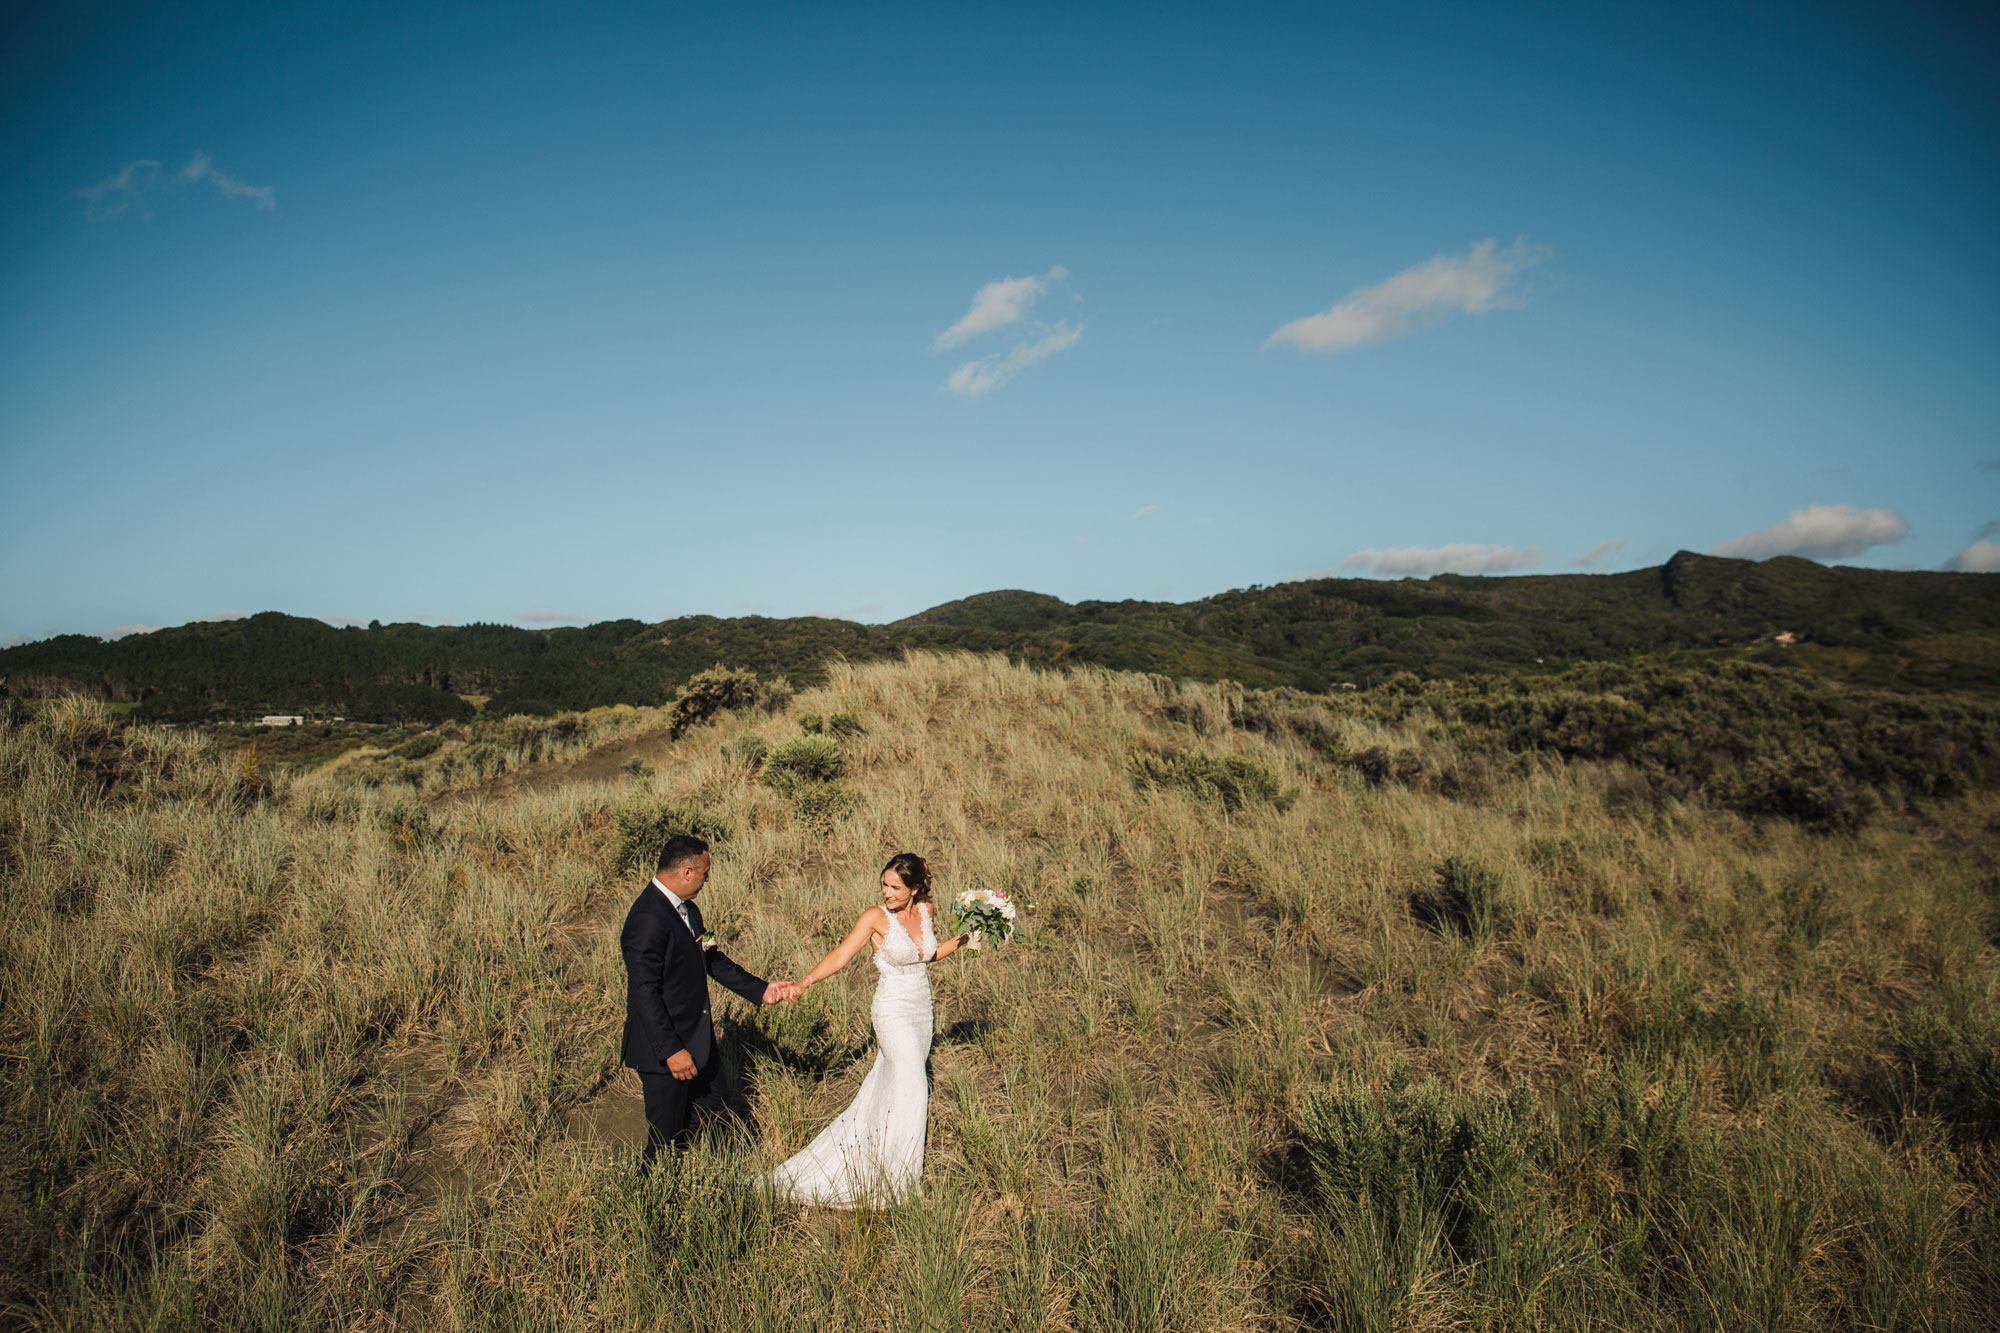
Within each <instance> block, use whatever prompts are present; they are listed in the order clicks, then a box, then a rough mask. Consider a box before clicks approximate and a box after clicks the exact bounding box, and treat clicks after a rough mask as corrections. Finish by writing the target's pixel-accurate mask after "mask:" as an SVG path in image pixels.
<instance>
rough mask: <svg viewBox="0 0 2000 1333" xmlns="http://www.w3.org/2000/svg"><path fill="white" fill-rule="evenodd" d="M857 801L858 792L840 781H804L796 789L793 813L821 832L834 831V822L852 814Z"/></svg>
mask: <svg viewBox="0 0 2000 1333" xmlns="http://www.w3.org/2000/svg"><path fill="white" fill-rule="evenodd" d="M855 805H856V797H855V795H854V793H853V792H851V791H849V790H848V789H847V788H846V787H844V786H842V785H841V784H840V783H838V782H806V783H801V784H800V785H799V786H798V787H797V788H796V789H795V790H794V791H793V792H792V813H793V814H794V815H795V816H796V817H797V818H798V821H799V822H800V823H801V824H803V825H805V826H806V827H807V828H809V829H811V830H812V831H813V832H815V833H817V834H820V835H821V836H825V835H827V834H830V833H832V832H833V826H834V825H835V824H836V823H838V822H839V821H840V820H841V819H843V818H845V817H846V816H847V815H849V814H851V813H852V812H853V810H854V807H855Z"/></svg>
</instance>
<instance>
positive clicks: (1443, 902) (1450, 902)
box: [1410, 856, 1503, 940]
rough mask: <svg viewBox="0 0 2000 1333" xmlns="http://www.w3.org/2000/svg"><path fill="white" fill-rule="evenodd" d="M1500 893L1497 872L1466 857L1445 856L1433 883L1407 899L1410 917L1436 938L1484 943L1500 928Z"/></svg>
mask: <svg viewBox="0 0 2000 1333" xmlns="http://www.w3.org/2000/svg"><path fill="white" fill-rule="evenodd" d="M1502 891H1503V890H1502V885H1501V881H1500V876H1499V874H1498V872H1496V871H1494V870H1492V869H1491V868H1489V867H1487V866H1484V865H1481V864H1480V863H1479V862H1478V861H1475V860H1474V859H1472V858H1471V857H1469V856H1447V857H1446V858H1445V859H1444V860H1442V861H1440V862H1438V865H1437V881H1436V883H1435V884H1433V885H1432V886H1431V887H1429V888H1427V889H1419V890H1418V891H1417V892H1416V893H1413V894H1411V895H1410V915H1412V916H1414V917H1416V919H1417V920H1418V921H1420V922H1422V923H1423V924H1424V925H1426V926H1429V927H1430V928H1431V929H1432V930H1434V931H1436V932H1437V933H1438V934H1440V935H1447V934H1450V935H1462V936H1464V937H1466V938H1467V939H1472V940H1488V939H1491V938H1492V937H1493V933H1494V931H1495V930H1496V929H1497V928H1498V926H1499V924H1500V919H1501V910H1502V909H1501V895H1502Z"/></svg>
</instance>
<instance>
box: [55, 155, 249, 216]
mask: <svg viewBox="0 0 2000 1333" xmlns="http://www.w3.org/2000/svg"><path fill="white" fill-rule="evenodd" d="M160 172H161V168H160V164H159V163H158V162H155V161H153V160H152V159H151V158H140V159H138V160H137V161H133V162H127V163H126V164H125V165H124V166H122V167H120V168H118V170H117V171H115V172H113V173H112V174H111V175H109V176H106V177H105V178H104V179H103V180H101V181H98V182H97V183H96V184H95V185H85V186H81V187H79V188H78V189H76V190H74V191H72V193H73V194H74V195H75V197H76V198H78V199H81V200H83V213H84V216H85V217H87V218H90V219H92V220H94V221H100V222H111V221H115V220H116V219H118V218H122V217H125V216H127V215H128V214H129V215H131V216H133V217H138V218H150V217H152V216H153V192H154V190H155V189H156V188H158V186H159V184H160ZM167 183H168V184H169V185H174V186H186V185H211V186H213V187H214V188H215V190H216V192H217V193H218V194H220V195H221V196H222V197H223V198H224V199H245V200H248V201H249V202H250V204H251V205H252V206H253V207H256V208H259V209H262V210H263V211H264V212H267V213H270V212H275V211H276V210H277V207H278V196H277V192H276V191H275V190H274V189H273V188H272V187H271V186H269V185H248V184H245V183H244V182H242V181H240V180H237V179H236V178H235V177H234V176H231V175H230V174H229V173H228V172H226V171H223V170H222V169H221V168H219V167H217V166H216V165H215V163H214V162H213V161H212V160H211V159H210V158H209V156H208V154H207V153H203V152H197V153H195V155H194V157H193V159H192V160H190V161H189V162H188V164H187V165H186V166H184V167H182V168H181V169H180V170H179V171H177V172H175V173H174V175H173V178H172V179H171V180H170V181H168V182H167Z"/></svg>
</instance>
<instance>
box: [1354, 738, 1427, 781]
mask: <svg viewBox="0 0 2000 1333" xmlns="http://www.w3.org/2000/svg"><path fill="white" fill-rule="evenodd" d="M1347 763H1348V766H1349V767H1351V768H1353V770H1354V771H1355V772H1357V773H1359V774H1360V775H1361V776H1362V778H1363V779H1364V780H1365V781H1366V782H1367V783H1368V785H1369V786H1371V787H1380V786H1382V785H1383V784H1385V783H1389V782H1395V783H1400V784H1401V785H1403V786H1409V785H1410V784H1411V783H1414V782H1416V781H1417V780H1418V779H1419V778H1421V777H1422V776H1423V775H1424V764H1423V761H1422V760H1421V759H1419V758H1417V757H1416V756H1415V755H1414V754H1411V753H1410V752H1409V751H1407V750H1398V751H1393V752H1392V751H1390V750H1388V749H1386V748H1385V747H1383V746H1380V745H1370V746H1367V747H1366V748H1364V749H1360V750H1356V751H1355V752H1354V753H1353V754H1351V755H1349V756H1348V757H1347Z"/></svg>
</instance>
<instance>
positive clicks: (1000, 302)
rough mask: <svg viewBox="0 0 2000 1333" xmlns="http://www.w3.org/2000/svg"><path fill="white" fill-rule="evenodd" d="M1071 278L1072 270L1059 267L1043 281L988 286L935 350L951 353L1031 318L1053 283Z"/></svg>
mask: <svg viewBox="0 0 2000 1333" xmlns="http://www.w3.org/2000/svg"><path fill="white" fill-rule="evenodd" d="M1068 276H1069V270H1068V269H1066V268H1064V267H1063V266H1062V265H1061V264H1057V265H1056V266H1055V267H1054V268H1052V269H1050V270H1049V271H1048V272H1047V273H1046V274H1044V275H1043V276H1041V277H1039V278H1001V279H999V280H998V281H995V282H989V283H987V284H986V285H985V286H984V287H981V288H980V289H979V290H978V291H976V292H974V293H973V294H972V307H971V309H969V310H967V311H966V312H965V314H964V315H963V316H961V317H960V319H959V321H958V323H956V324H954V325H952V326H951V327H950V328H948V329H946V330H945V331H944V332H943V333H940V334H939V335H938V336H937V337H935V338H933V339H932V340H931V348H932V350H934V351H939V352H948V351H950V350H951V349H952V348H954V347H958V346H962V345H963V344H965V343H969V342H971V341H972V340H973V339H974V338H977V337H978V336H979V335H980V334H982V333H991V332H992V331H993V330H995V329H1000V328H1005V327H1006V326H1007V325H1009V324H1019V323H1020V322H1021V321H1022V320H1024V319H1026V318H1027V317H1028V311H1030V310H1032V309H1033V308H1034V305H1035V302H1037V301H1039V300H1041V299H1042V296H1043V295H1044V294H1045V293H1046V292H1047V291H1048V290H1049V286H1050V284H1051V283H1057V282H1061V281H1062V280H1063V279H1064V278H1067V277H1068Z"/></svg>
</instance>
